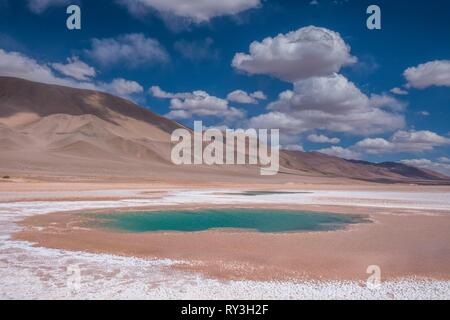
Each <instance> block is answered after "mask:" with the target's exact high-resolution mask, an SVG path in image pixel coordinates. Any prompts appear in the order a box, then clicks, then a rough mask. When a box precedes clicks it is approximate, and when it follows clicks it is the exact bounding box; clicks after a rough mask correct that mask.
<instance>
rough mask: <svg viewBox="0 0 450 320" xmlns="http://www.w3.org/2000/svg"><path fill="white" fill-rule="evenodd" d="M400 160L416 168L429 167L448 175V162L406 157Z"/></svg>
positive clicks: (449, 173) (449, 170) (449, 166)
mask: <svg viewBox="0 0 450 320" xmlns="http://www.w3.org/2000/svg"><path fill="white" fill-rule="evenodd" d="M400 162H401V163H403V164H406V165H408V166H412V167H416V168H424V169H430V170H433V171H436V172H439V173H442V174H444V175H446V176H449V177H450V164H447V163H437V162H433V161H431V160H429V159H406V160H401V161H400Z"/></svg>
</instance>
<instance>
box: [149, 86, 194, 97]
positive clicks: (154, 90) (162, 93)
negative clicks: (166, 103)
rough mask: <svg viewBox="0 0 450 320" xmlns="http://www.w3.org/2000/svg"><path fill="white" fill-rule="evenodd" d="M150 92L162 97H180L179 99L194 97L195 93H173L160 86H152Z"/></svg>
mask: <svg viewBox="0 0 450 320" xmlns="http://www.w3.org/2000/svg"><path fill="white" fill-rule="evenodd" d="M148 92H149V93H150V94H151V95H152V96H154V97H156V98H161V99H173V98H179V99H187V98H190V97H193V94H192V93H190V92H180V93H172V92H167V91H164V90H163V89H161V87H159V86H151V87H150V89H149V90H148Z"/></svg>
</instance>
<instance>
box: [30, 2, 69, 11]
mask: <svg viewBox="0 0 450 320" xmlns="http://www.w3.org/2000/svg"><path fill="white" fill-rule="evenodd" d="M71 3H73V1H72V0H28V8H29V9H30V10H31V11H32V12H33V13H36V14H40V13H42V12H44V11H45V10H47V9H48V8H50V7H54V6H58V7H59V6H65V5H69V4H71Z"/></svg>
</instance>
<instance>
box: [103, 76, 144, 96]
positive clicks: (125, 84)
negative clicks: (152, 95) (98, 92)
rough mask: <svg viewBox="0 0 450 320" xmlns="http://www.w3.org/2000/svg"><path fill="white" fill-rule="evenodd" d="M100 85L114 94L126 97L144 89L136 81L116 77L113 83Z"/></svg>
mask: <svg viewBox="0 0 450 320" xmlns="http://www.w3.org/2000/svg"><path fill="white" fill-rule="evenodd" d="M100 86H101V87H102V88H103V89H104V90H106V91H108V92H110V93H112V94H114V95H118V96H121V97H125V98H128V97H130V95H133V94H136V93H142V92H143V91H144V88H143V87H142V86H141V85H140V84H139V83H137V82H136V81H130V80H125V79H122V78H117V79H114V80H113V81H112V82H111V83H103V84H101V85H100Z"/></svg>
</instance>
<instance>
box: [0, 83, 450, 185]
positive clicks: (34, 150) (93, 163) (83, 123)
mask: <svg viewBox="0 0 450 320" xmlns="http://www.w3.org/2000/svg"><path fill="white" fill-rule="evenodd" d="M181 127H182V125H180V124H178V123H176V122H174V121H172V120H169V119H166V118H164V117H162V116H159V115H157V114H155V113H153V112H151V111H150V110H148V109H145V108H142V107H139V106H138V105H136V104H134V103H132V102H130V101H127V100H125V99H122V98H119V97H115V96H112V95H109V94H106V93H101V92H96V91H91V90H82V89H74V88H68V87H63V86H57V85H48V84H42V83H36V82H31V81H27V80H22V79H17V78H8V77H0V149H1V152H0V176H4V175H9V176H20V177H23V176H29V177H53V178H54V179H68V178H71V179H77V178H78V179H100V178H111V177H113V178H120V179H124V178H129V179H136V178H140V179H143V180H148V179H150V180H158V181H205V182H221V181H229V182H253V181H254V182H264V183H272V182H305V181H314V180H317V179H319V180H320V179H343V178H345V179H358V180H365V181H373V182H388V183H394V182H407V183H432V184H441V183H447V182H448V181H449V178H448V177H445V176H443V175H441V174H438V173H435V172H432V171H429V170H423V169H418V168H413V167H410V166H406V165H402V164H398V163H384V164H374V163H369V162H361V161H349V160H344V159H339V158H336V157H330V156H327V155H323V154H320V153H314V152H313V153H305V152H294V151H282V152H281V155H280V156H281V159H280V164H281V168H280V173H279V174H278V175H277V176H271V177H261V176H260V175H259V168H257V167H256V166H175V165H173V164H172V163H171V161H170V151H171V143H170V135H171V133H172V131H173V130H175V129H177V128H181Z"/></svg>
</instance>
